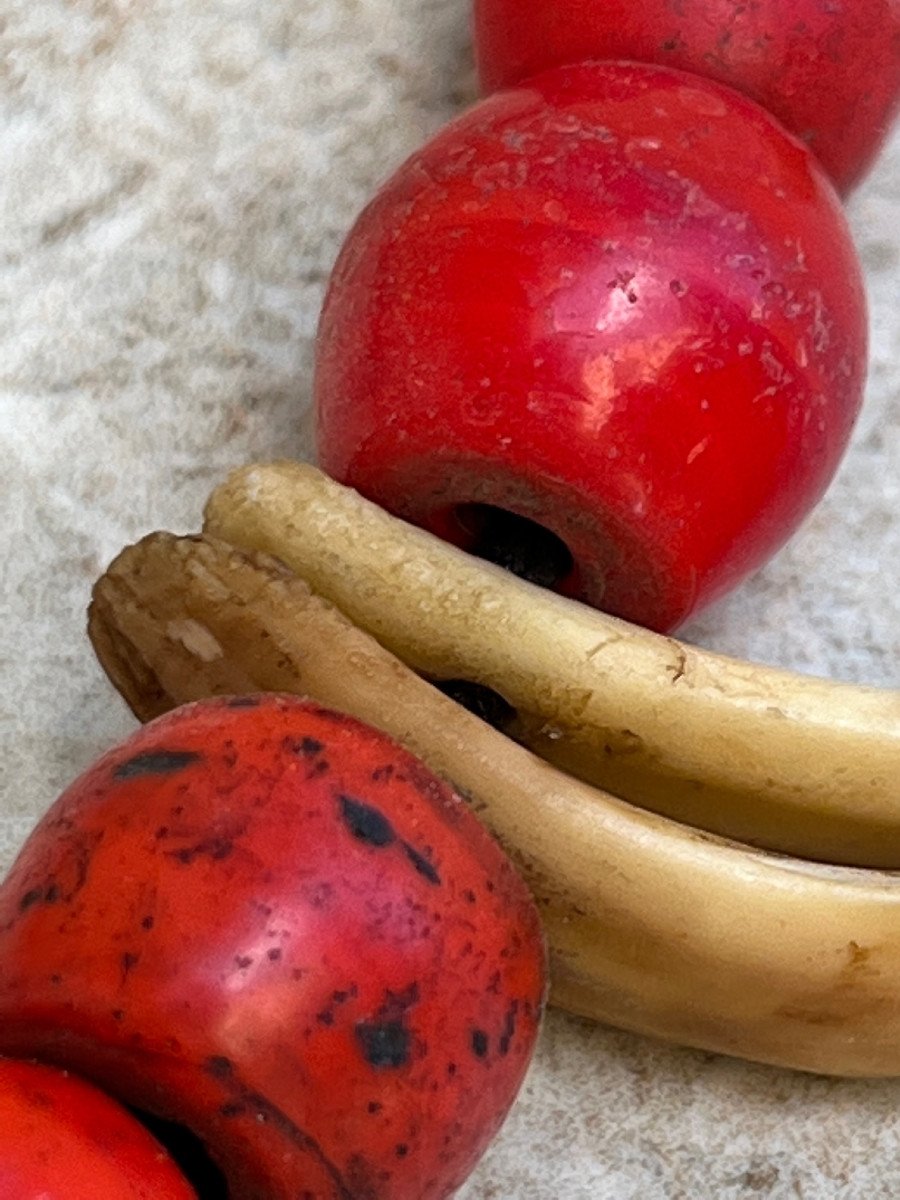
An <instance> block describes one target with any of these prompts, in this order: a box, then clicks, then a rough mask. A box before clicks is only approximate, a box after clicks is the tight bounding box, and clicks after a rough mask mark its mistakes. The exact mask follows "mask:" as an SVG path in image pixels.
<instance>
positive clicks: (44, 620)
mask: <svg viewBox="0 0 900 1200" xmlns="http://www.w3.org/2000/svg"><path fill="white" fill-rule="evenodd" d="M0 88H2V104H3V111H2V117H0V122H2V124H0V156H2V160H0V161H2V169H0V206H2V207H0V389H2V390H0V473H2V479H3V488H2V495H0V531H2V536H3V555H2V558H0V676H2V679H3V683H4V687H3V695H2V699H0V762H2V772H0V865H5V864H6V863H7V862H8V861H9V859H10V858H11V856H12V854H13V853H14V851H15V848H16V846H17V845H18V843H19V841H20V840H21V838H22V836H23V835H24V833H25V831H26V830H27V829H28V828H29V826H30V824H31V823H32V821H33V820H34V818H35V816H36V815H37V814H38V813H39V812H41V811H42V810H43V809H44V808H45V806H46V805H47V804H49V802H50V801H51V800H52V799H53V797H54V795H55V794H56V792H57V791H58V790H59V789H60V788H61V787H62V786H63V785H64V784H65V783H66V782H67V781H68V780H69V779H70V778H71V777H72V776H73V775H74V774H75V773H77V772H78V771H79V770H81V769H82V768H83V767H85V766H86V765H87V764H88V763H89V762H90V761H91V759H92V758H93V757H94V756H95V755H96V754H97V753H98V752H99V751H100V750H101V749H103V748H104V747H106V746H108V745H109V744H110V742H111V741H113V740H114V739H116V738H118V737H120V736H121V735H122V734H124V733H125V732H126V731H128V730H129V729H130V728H131V727H132V722H131V720H130V718H129V717H128V715H127V714H126V712H125V711H124V709H123V706H122V705H121V703H120V702H119V701H118V700H117V698H116V697H115V695H114V694H113V693H112V692H111V690H110V688H109V687H108V686H107V684H106V683H105V682H104V680H103V679H102V678H101V676H100V673H99V671H98V669H97V667H96V666H95V664H94V662H93V660H92V657H91V654H90V652H89V649H88V646H87V643H86V641H85V639H84V636H83V626H84V608H85V603H86V600H87V596H88V591H89V588H90V585H91V583H92V581H93V579H94V578H95V576H96V575H97V574H98V572H99V571H100V570H101V568H102V566H103V565H104V564H105V563H106V561H107V560H108V559H109V558H110V557H111V555H112V554H113V553H115V551H116V550H118V549H119V547H120V546H121V545H122V544H123V543H124V542H125V541H127V540H129V539H131V538H134V537H135V536H136V535H139V534H141V533H143V532H144V531H146V530H148V529H149V528H151V527H160V526H163V527H169V528H174V529H188V528H191V527H193V526H195V525H196V524H197V519H198V513H199V509H200V505H201V503H202V500H203V498H204V496H205V494H206V493H207V491H208V490H209V487H210V485H211V484H212V483H213V481H214V480H216V479H218V478H219V477H220V476H221V475H222V473H223V472H224V470H225V469H226V468H227V467H228V466H230V465H232V464H235V463H238V462H240V461H243V460H246V459H249V458H260V457H266V456H270V455H274V454H285V453H287V454H298V455H302V454H305V453H307V452H308V448H309V446H308V424H307V421H306V418H305V415H304V414H305V411H306V408H307V402H308V398H309V376H310V362H311V338H312V335H313V331H314V328H315V321H316V314H317V310H318V306H319V304H320V301H321V297H322V290H323V286H324V282H325V278H326V274H327V272H328V270H329V267H330V264H331V262H332V261H333V259H334V256H335V253H336V251H337V247H338V244H339V241H340V238H341V236H342V234H343V232H344V231H345V230H346V228H347V227H348V225H349V223H350V221H351V219H352V217H353V215H354V213H355V212H356V211H357V210H358V208H359V207H360V205H361V204H362V203H363V201H364V200H365V198H366V197H367V196H368V195H369V194H370V193H371V192H372V190H373V188H374V187H375V185H376V184H377V182H378V180H379V179H380V178H382V177H383V176H384V174H385V173H386V172H387V171H388V170H389V169H390V167H391V166H392V165H393V164H396V163H398V162H399V161H400V160H401V159H402V158H403V157H404V156H405V155H406V154H407V153H408V152H409V151H410V150H412V149H413V148H414V147H415V146H416V145H417V144H419V143H420V142H421V141H422V139H423V138H424V137H426V136H427V135H428V134H429V133H430V132H431V131H432V130H434V129H436V128H437V127H438V126H439V125H440V124H441V123H442V122H443V121H444V120H445V119H446V118H447V117H448V116H450V115H451V114H452V113H453V112H455V111H457V109H458V108H459V106H460V105H461V104H463V103H465V102H466V101H468V100H469V99H470V98H471V97H472V96H473V92H474V89H473V84H472V73H471V65H470V52H469V46H468V31H467V16H466V10H465V5H464V3H463V2H462V0H353V2H351V0H290V2H288V0H269V2H268V3H266V4H263V5H251V4H248V3H239V2H237V0H235V2H232V3H228V2H227V0H204V2H203V3H200V2H199V0H179V2H177V3H176V2H175V0H167V2H165V3H141V4H138V3H136V2H131V0H68V2H67V3H63V2H62V0H12V3H9V2H8V3H7V4H6V6H5V9H4V15H3V16H2V17H0ZM851 215H852V220H853V226H854V232H855V234H856V237H857V239H858V243H859V246H860V249H861V252H862V255H863V259H864V261H865V264H866V267H867V273H868V282H869V287H870V294H871V304H872V323H873V358H872V372H871V381H870V386H869V391H868V400H867V407H866V410H865V413H864V415H863V418H862V420H861V422H860V425H859V427H858V429H857V432H856V436H855V439H854V443H853V447H852V450H851V452H850V454H849V456H848V458H847V460H846V463H845V466H844V468H843V469H842V471H841V473H840V476H839V478H838V480H837V481H836V483H835V485H834V487H833V488H832V490H831V492H830V494H829V496H828V498H827V499H826V500H825V502H824V503H823V504H822V505H821V507H820V508H819V510H818V511H817V512H816V513H815V514H814V516H813V517H812V518H811V519H810V520H809V521H808V522H807V525H806V527H805V528H804V529H803V530H802V532H801V533H800V534H799V535H798V536H797V537H796V538H795V539H794V540H793V542H792V543H791V545H790V546H789V547H788V548H787V549H785V550H784V551H783V552H782V554H781V555H780V556H779V557H778V559H777V560H776V561H775V562H773V563H772V564H771V565H770V566H769V567H768V568H767V569H766V570H765V571H763V572H761V573H760V574H759V575H758V576H757V577H756V578H755V579H754V580H752V581H751V582H750V583H749V584H748V585H746V586H745V587H744V588H743V589H742V590H741V592H740V593H739V594H737V595H735V596H734V597H733V598H731V599H730V600H728V601H727V602H725V603H723V604H720V605H719V606H718V607H717V608H716V609H715V611H713V612H710V613H709V614H707V615H706V616H704V617H703V618H702V619H701V620H699V621H697V622H695V624H694V625H693V626H692V628H691V629H690V630H688V631H687V633H688V635H689V636H690V637H691V638H692V639H694V640H697V641H701V642H704V643H706V644H708V645H713V646H717V647H719V648H722V649H726V650H728V651H731V652H736V653H740V654H744V655H746V656H750V657H755V658H758V659H761V660H765V661H769V662H779V663H783V664H785V665H793V666H796V667H799V668H803V669H809V670H815V671H819V672H823V673H831V674H834V675H839V676H843V677H844V678H847V679H859V680H868V681H870V682H875V683H883V684H890V685H893V686H898V685H900V667H898V662H900V587H898V585H900V571H898V562H900V521H898V520H897V518H896V508H897V504H898V499H900V428H898V422H897V420H896V417H895V411H896V406H897V404H898V401H900V365H898V360H900V354H898V351H900V320H898V310H900V136H898V137H896V138H895V140H894V143H893V146H892V149H891V150H890V151H889V153H888V154H887V155H886V156H885V158H884V160H883V162H882V164H881V166H880V168H879V170H878V172H877V173H876V174H875V175H874V176H873V177H872V178H871V179H870V180H869V182H868V183H867V184H866V185H865V187H864V188H863V189H862V190H861V191H860V192H859V194H858V195H857V196H856V197H855V199H854V201H853V204H852V207H851ZM898 1108H900V1083H897V1084H893V1083H876V1084H870V1083H835V1082H828V1081H822V1080H814V1079H807V1078H802V1077H799V1076H793V1075H789V1074H785V1073H781V1072H777V1071H773V1070H767V1069H763V1068H756V1067H750V1066H746V1065H742V1064H739V1063H734V1062H729V1061H726V1060H724V1059H715V1058H710V1057H707V1056H704V1055H699V1054H695V1053H691V1052H687V1051H680V1050H676V1049H668V1048H663V1047H659V1046H656V1045H652V1044H650V1043H648V1042H646V1041H644V1040H642V1039H639V1038H635V1037H630V1036H626V1035H624V1034H618V1033H615V1032H610V1031H607V1030H603V1029H600V1028H596V1027H591V1026H589V1025H588V1024H586V1023H581V1022H577V1021H573V1020H570V1019H568V1018H566V1017H563V1016H561V1015H559V1014H552V1015H551V1017H550V1019H549V1020H548V1022H547V1026H546V1030H545V1033H544V1036H543V1039H542V1043H541V1047H540V1052H539V1054H538V1058H537V1062H536V1064H535V1067H534V1069H533V1071H532V1074H531V1076H530V1079H529V1083H528V1085H527V1087H526V1089H525V1091H524V1093H523V1096H522V1098H521V1100H520V1102H519V1104H518V1105H517V1108H516V1110H515V1112H514V1114H513V1116H512V1118H511V1119H510V1122H509V1123H508V1125H507V1126H506V1128H505V1130H504V1132H503V1134H502V1136H501V1138H500V1139H499V1140H498V1142H497V1143H496V1144H495V1146H494V1148H493V1149H492V1151H491V1152H490V1154H489V1156H488V1157H487V1158H486V1160H485V1161H484V1163H483V1164H482V1166H481V1168H480V1169H479V1171H478V1173H477V1175H476V1176H475V1177H474V1178H473V1180H472V1182H471V1184H470V1185H469V1186H468V1187H467V1189H466V1190H465V1192H464V1196H465V1198H466V1200H488V1198H501V1197H502V1198H509V1200H557V1198H558V1200H632V1198H633V1200H675V1198H681V1197H684V1198H685V1200H738V1198H741V1200H755V1198H757V1197H761V1196H764V1197H772V1198H773V1200H788V1198H790V1200H794V1198H796V1197H802V1198H805V1200H811V1198H818V1197H827V1198H831V1197H835V1198H837V1197H840V1198H841V1200H879V1198H885V1200H886V1198H887V1197H890V1196H895V1195H896V1194H897V1193H898V1189H900V1182H898V1179H900V1141H898V1131H900V1122H898V1117H897V1110H898Z"/></svg>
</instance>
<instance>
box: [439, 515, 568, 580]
mask: <svg viewBox="0 0 900 1200" xmlns="http://www.w3.org/2000/svg"><path fill="white" fill-rule="evenodd" d="M455 515H456V519H457V521H458V522H459V524H460V525H461V526H462V528H463V530H464V531H465V533H466V535H467V537H468V539H469V540H468V541H467V543H466V546H465V548H466V550H468V552H469V553H470V554H474V555H475V556H476V557H477V558H483V559H486V560H487V561H488V562H492V563H495V564H496V565H497V566H498V567H505V569H506V570H507V571H510V572H511V573H512V574H513V575H518V576H519V578H520V579H527V580H528V581H529V583H536V584H538V585H539V586H540V587H545V588H554V587H557V586H558V585H559V584H560V583H562V581H563V580H564V579H565V578H566V577H567V576H568V575H570V574H571V573H572V571H573V569H574V566H575V564H574V561H573V559H572V555H571V553H570V551H569V548H568V546H567V545H566V544H565V542H564V541H563V540H562V538H560V537H557V535H556V534H555V533H552V532H551V531H550V530H549V529H547V528H546V527H545V526H543V525H540V524H538V522H537V521H532V520H531V519H530V518H529V517H520V516H519V515H518V513H512V512H508V511H507V510H506V509H505V508H497V507H495V506H494V505H493V504H460V505H458V506H457V508H456V513H455Z"/></svg>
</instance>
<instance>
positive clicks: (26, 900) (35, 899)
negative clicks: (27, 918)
mask: <svg viewBox="0 0 900 1200" xmlns="http://www.w3.org/2000/svg"><path fill="white" fill-rule="evenodd" d="M45 900H46V896H45V894H44V889H43V888H39V887H37V888H31V889H30V890H29V891H27V892H26V893H25V895H24V896H23V897H22V898H21V900H20V901H19V912H27V911H28V909H29V908H31V907H32V906H33V905H35V904H40V903H41V902H42V901H45Z"/></svg>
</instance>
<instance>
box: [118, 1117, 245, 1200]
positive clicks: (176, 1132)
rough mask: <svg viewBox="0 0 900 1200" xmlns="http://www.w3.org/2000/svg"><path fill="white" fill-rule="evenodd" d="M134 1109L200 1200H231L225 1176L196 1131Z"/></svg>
mask: <svg viewBox="0 0 900 1200" xmlns="http://www.w3.org/2000/svg"><path fill="white" fill-rule="evenodd" d="M131 1112H132V1113H133V1115H134V1116H135V1117H137V1119H138V1120H139V1121H140V1122H141V1124H142V1125H143V1126H144V1128H145V1129H146V1130H147V1131H148V1133H151V1134H152V1135H153V1137H155V1138H156V1140H157V1141H158V1142H159V1143H160V1145H161V1146H163V1147H164V1149H165V1150H166V1151H167V1153H168V1155H169V1157H170V1158H171V1159H172V1161H173V1162H174V1163H175V1165H176V1167H177V1168H178V1170H179V1171H180V1172H181V1173H182V1175H183V1176H184V1177H185V1179H186V1180H187V1181H188V1183H189V1184H190V1185H191V1187H192V1188H193V1189H194V1191H195V1192H196V1193H197V1200H231V1196H230V1192H229V1190H228V1183H227V1182H226V1179H225V1176H224V1175H223V1173H222V1171H221V1169H220V1168H219V1167H218V1166H217V1165H216V1164H215V1163H214V1162H213V1160H212V1158H211V1157H210V1154H209V1151H208V1150H207V1149H206V1147H205V1146H204V1145H203V1142H201V1140H200V1138H198V1137H197V1135H196V1134H195V1133H194V1132H192V1130H190V1129H188V1128H187V1126H186V1125H180V1124H179V1123H178V1122H177V1121H167V1120H165V1119H164V1118H163V1117H157V1116H154V1114H153V1113H148V1112H144V1111H143V1110H142V1109H135V1108H132V1109H131Z"/></svg>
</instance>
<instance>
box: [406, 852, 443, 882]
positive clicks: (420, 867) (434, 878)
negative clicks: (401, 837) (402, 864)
mask: <svg viewBox="0 0 900 1200" xmlns="http://www.w3.org/2000/svg"><path fill="white" fill-rule="evenodd" d="M403 849H404V850H405V851H406V857H407V858H408V859H409V861H410V862H411V863H412V865H413V866H414V867H415V869H416V870H417V871H418V872H419V874H420V875H423V876H424V877H425V878H426V879H427V880H428V882H429V883H433V884H440V882H441V877H440V875H439V874H438V873H437V871H436V870H435V868H434V867H433V866H432V864H431V863H430V862H429V861H428V859H427V858H425V856H424V855H422V854H420V853H419V851H418V850H416V849H415V847H414V846H411V845H410V844H409V842H404V843H403Z"/></svg>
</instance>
